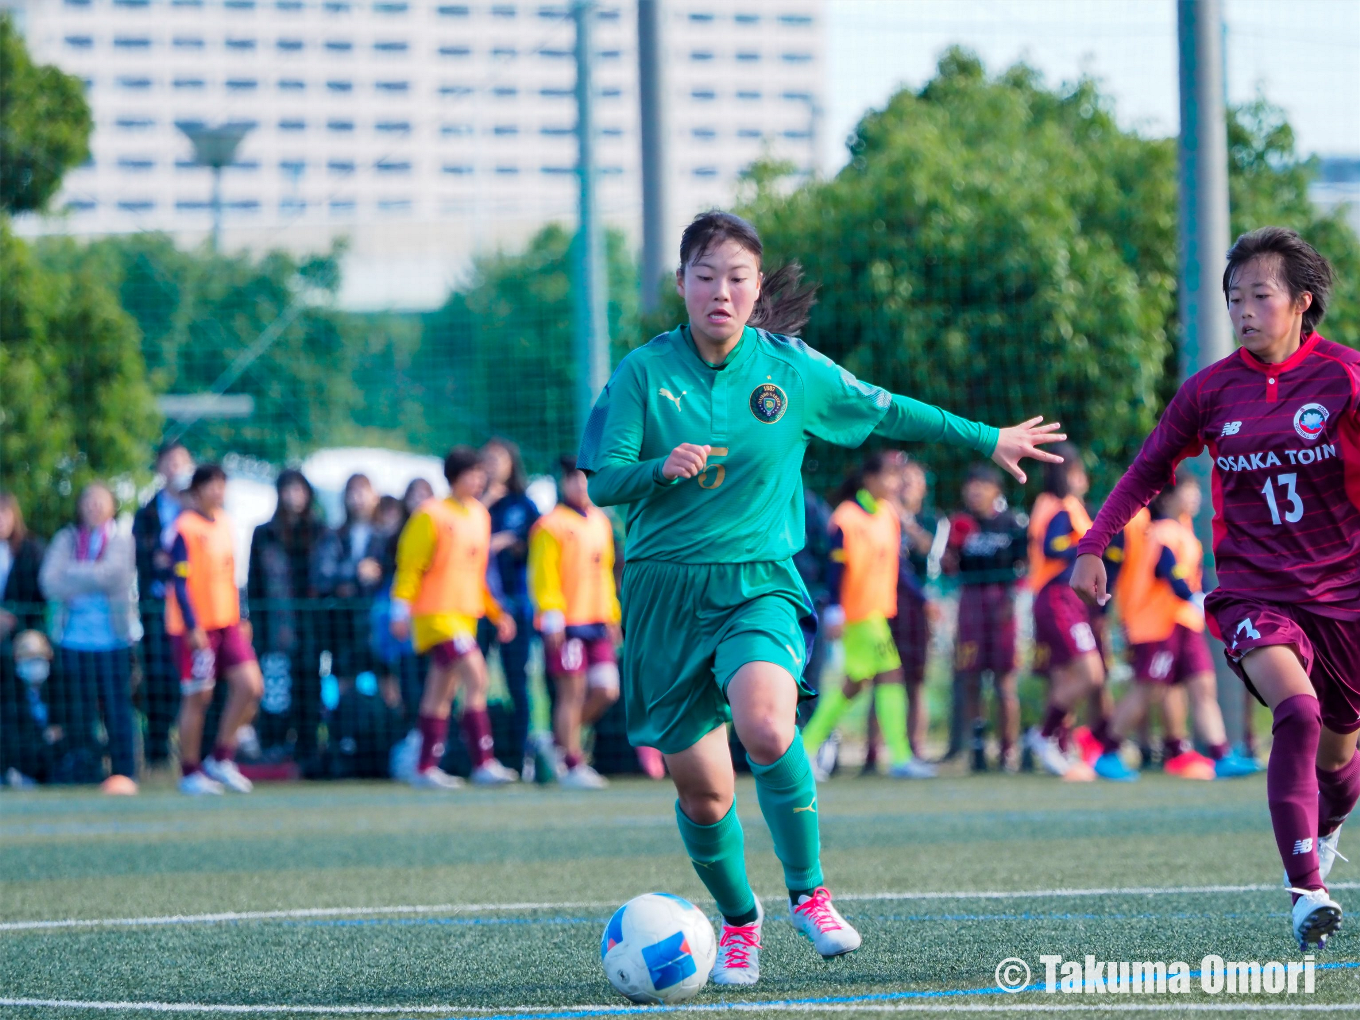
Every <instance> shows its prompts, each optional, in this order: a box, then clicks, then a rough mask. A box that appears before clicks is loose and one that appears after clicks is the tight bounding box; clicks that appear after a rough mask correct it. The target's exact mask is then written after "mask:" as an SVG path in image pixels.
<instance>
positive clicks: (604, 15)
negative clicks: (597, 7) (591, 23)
mask: <svg viewBox="0 0 1360 1020" xmlns="http://www.w3.org/2000/svg"><path fill="white" fill-rule="evenodd" d="M595 17H596V18H597V19H598V20H600V21H618V20H619V12H618V9H617V8H611V9H610V10H607V11H601V12H600V13H599V14H597V15H595Z"/></svg>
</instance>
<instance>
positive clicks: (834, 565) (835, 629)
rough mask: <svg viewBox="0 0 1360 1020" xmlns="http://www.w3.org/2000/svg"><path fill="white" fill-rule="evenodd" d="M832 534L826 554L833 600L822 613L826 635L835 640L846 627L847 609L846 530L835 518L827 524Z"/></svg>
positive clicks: (827, 576)
mask: <svg viewBox="0 0 1360 1020" xmlns="http://www.w3.org/2000/svg"><path fill="white" fill-rule="evenodd" d="M827 531H828V532H829V534H830V535H831V548H830V549H829V550H828V551H827V554H826V593H827V598H829V599H830V600H831V604H830V605H828V606H827V607H826V609H825V611H824V612H823V613H822V622H823V624H825V625H826V636H827V637H828V638H830V639H831V640H832V641H835V640H836V639H837V638H838V637H840V636H841V633H842V631H843V630H844V628H845V610H844V609H843V608H841V607H842V605H843V604H844V603H843V601H842V589H843V588H844V587H845V532H844V531H842V530H841V527H840V525H839V524H837V523H836V522H835V521H834V520H833V521H832V522H831V523H830V524H828V525H827Z"/></svg>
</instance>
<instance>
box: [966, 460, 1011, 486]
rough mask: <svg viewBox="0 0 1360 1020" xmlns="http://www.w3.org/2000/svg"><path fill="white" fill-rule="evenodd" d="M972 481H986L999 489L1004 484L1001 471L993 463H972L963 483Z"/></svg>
mask: <svg viewBox="0 0 1360 1020" xmlns="http://www.w3.org/2000/svg"><path fill="white" fill-rule="evenodd" d="M972 482H985V483H986V484H988V485H995V486H996V487H997V488H998V489H999V488H1001V486H1002V478H1001V472H1000V471H999V470H998V469H997V468H995V467H993V466H992V465H991V464H970V465H968V470H967V471H966V472H965V473H964V476H963V484H964V485H968V484H970V483H972Z"/></svg>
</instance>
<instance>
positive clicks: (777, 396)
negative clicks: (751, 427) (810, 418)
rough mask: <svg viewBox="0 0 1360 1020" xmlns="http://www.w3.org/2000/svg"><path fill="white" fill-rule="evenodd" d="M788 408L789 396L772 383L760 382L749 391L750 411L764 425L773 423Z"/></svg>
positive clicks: (782, 415)
mask: <svg viewBox="0 0 1360 1020" xmlns="http://www.w3.org/2000/svg"><path fill="white" fill-rule="evenodd" d="M788 408H789V398H788V396H787V395H786V394H785V393H784V391H783V390H781V389H780V388H779V387H778V386H776V385H775V384H774V383H761V384H760V385H759V386H757V387H756V388H755V389H753V390H752V391H751V413H752V414H754V415H755V416H756V417H757V418H758V419H760V420H761V421H763V422H764V423H765V424H766V425H773V424H774V423H775V422H777V421H778V420H779V419H780V418H782V417H784V412H785V411H787V410H788Z"/></svg>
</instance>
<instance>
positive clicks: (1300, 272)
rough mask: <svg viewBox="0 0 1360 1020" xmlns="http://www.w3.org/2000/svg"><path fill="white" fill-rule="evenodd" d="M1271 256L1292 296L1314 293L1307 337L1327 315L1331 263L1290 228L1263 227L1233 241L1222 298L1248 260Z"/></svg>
mask: <svg viewBox="0 0 1360 1020" xmlns="http://www.w3.org/2000/svg"><path fill="white" fill-rule="evenodd" d="M1269 256H1276V257H1278V258H1279V260H1280V276H1281V279H1282V281H1283V282H1284V285H1285V287H1286V288H1288V290H1289V296H1290V297H1291V298H1293V299H1294V300H1295V301H1297V300H1298V299H1299V298H1300V297H1302V296H1303V295H1304V294H1305V293H1308V294H1312V295H1313V303H1312V304H1311V305H1309V306H1308V308H1307V309H1306V310H1305V311H1304V313H1303V326H1302V332H1301V335H1300V339H1307V338H1308V337H1309V336H1311V335H1312V333H1313V330H1315V329H1317V327H1318V323H1320V322H1321V321H1322V318H1323V316H1324V315H1326V314H1327V299H1328V298H1329V297H1330V296H1331V293H1332V266H1331V263H1329V262H1328V261H1327V260H1326V259H1325V258H1323V256H1322V255H1320V254H1319V253H1318V250H1317V249H1316V248H1314V247H1313V246H1312V245H1311V244H1309V243H1308V242H1307V241H1305V240H1304V239H1303V238H1301V237H1300V236H1299V235H1298V234H1297V233H1295V232H1294V231H1292V230H1290V229H1288V228H1287V227H1260V228H1258V229H1256V230H1252V231H1249V232H1248V233H1245V234H1243V235H1242V236H1241V237H1239V238H1238V239H1237V240H1236V241H1234V242H1233V246H1232V247H1231V248H1229V249H1228V264H1227V266H1226V267H1224V269H1223V297H1224V299H1225V300H1226V299H1227V297H1228V291H1229V290H1230V289H1232V285H1233V280H1234V278H1235V277H1236V276H1237V274H1238V273H1239V272H1241V271H1242V268H1243V267H1244V266H1246V265H1247V263H1249V262H1251V261H1253V260H1255V259H1259V258H1263V257H1269Z"/></svg>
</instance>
